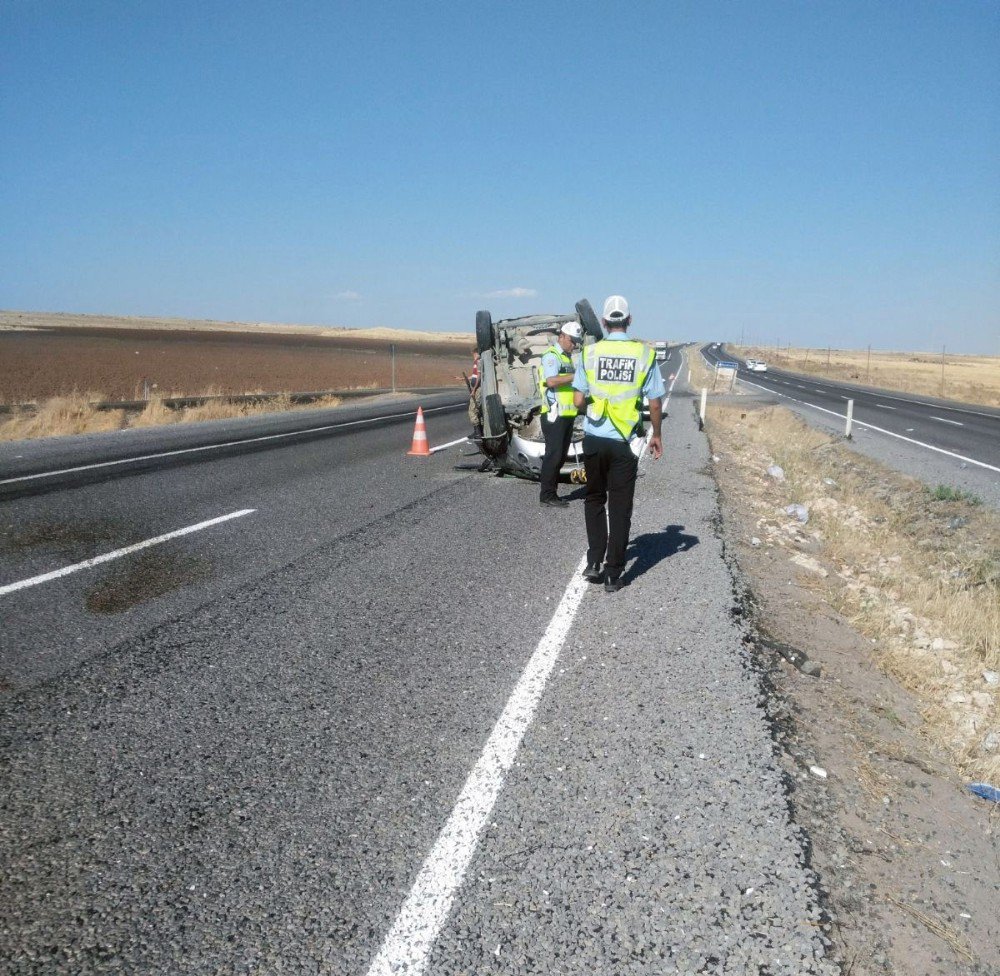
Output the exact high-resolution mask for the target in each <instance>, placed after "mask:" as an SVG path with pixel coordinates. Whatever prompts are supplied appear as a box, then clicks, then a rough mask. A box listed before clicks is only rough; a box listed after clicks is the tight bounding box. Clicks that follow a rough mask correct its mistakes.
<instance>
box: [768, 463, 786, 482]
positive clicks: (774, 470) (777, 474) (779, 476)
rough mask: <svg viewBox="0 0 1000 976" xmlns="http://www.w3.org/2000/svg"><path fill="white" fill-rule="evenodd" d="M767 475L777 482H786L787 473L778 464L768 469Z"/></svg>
mask: <svg viewBox="0 0 1000 976" xmlns="http://www.w3.org/2000/svg"><path fill="white" fill-rule="evenodd" d="M767 473H768V474H769V475H770V476H771V477H772V478H774V480H775V481H784V480H785V472H784V471H783V470H782V469H781V467H780V466H779V465H777V464H772V465H771V466H770V467H769V468H768V469H767Z"/></svg>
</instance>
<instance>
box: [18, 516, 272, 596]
mask: <svg viewBox="0 0 1000 976" xmlns="http://www.w3.org/2000/svg"><path fill="white" fill-rule="evenodd" d="M254 511H256V509H253V508H243V509H240V511H238V512H230V513H229V514H228V515H220V516H219V517H218V518H213V519H208V521H206V522H199V523H198V524H197V525H189V526H187V527H185V528H183V529H175V530H174V531H173V532H167V533H166V534H165V535H158V536H156V537H155V538H153V539H146V540H145V541H144V542H136V543H135V544H134V545H131V546H126V547H125V548H124V549H115V550H114V551H113V552H106V553H104V554H103V555H102V556H95V557H94V558H93V559H85V560H84V561H83V562H82V563H73V565H72V566H63V568H62V569H54V570H52V572H50V573H42V574H41V575H40V576H31V577H29V578H28V579H23V580H18V582H16V583H8V584H7V585H6V586H0V596H5V595H6V594H8V593H14V592H15V591H16V590H24V589H27V588H28V587H29V586H38V584H39V583H48V582H49V581H50V580H54V579H59V578H60V577H61V576H68V575H69V574H70V573H78V572H79V571H80V570H81V569H91V568H92V567H94V566H100V565H101V563H106V562H110V561H111V560H112V559H121V557H122V556H128V555H130V554H131V553H133V552H138V551H139V550H140V549H148V548H149V547H150V546H158V545H159V544H160V543H161V542H169V541H170V540H171V539H178V538H180V537H181V536H182V535H190V534H191V533H192V532H201V530H202V529H209V528H211V527H212V526H213V525H219V524H220V523H222V522H228V521H229V520H230V519H237V518H242V517H243V516H244V515H250V514H251V513H253V512H254Z"/></svg>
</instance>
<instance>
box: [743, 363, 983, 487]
mask: <svg viewBox="0 0 1000 976" xmlns="http://www.w3.org/2000/svg"><path fill="white" fill-rule="evenodd" d="M740 382H741V383H746V384H747V385H748V386H756V387H757V389H758V390H763V391H764V392H765V393H774V394H775V395H776V396H780V397H784V398H785V399H786V400H791V401H792V403H801V404H802V406H804V407H812V409H813V410H820V411H822V412H823V413H828V414H830V415H831V416H833V417H838V418H839V419H841V420H843V419H844V414H842V413H837V411H836V410H828V409H827V408H826V407H819V406H817V405H816V404H815V403H810V402H809V401H808V400H798V399H796V398H795V397H793V396H789V395H788V394H787V393H777V391H775V390H769V389H768V388H767V387H766V386H761V385H760V384H759V383H751V382H750V380H740ZM844 399H845V400H847V399H849V397H844ZM854 426H855V427H867V428H868V429H869V430H877V431H878V432H879V433H880V434H888V435H889V437H897V438H899V440H901V441H906V442H907V443H908V444H916V445H917V447H926V448H927V450H928V451H936V452H937V453H938V454H945V455H947V456H948V457H952V458H956V459H957V460H959V461H965V462H966V463H968V464H975V465H976V466H977V467H980V468H986V469H987V470H988V471H1000V468H998V467H997V466H996V465H995V464H987V463H986V462H985V461H977V460H976V459H975V458H970V457H966V456H965V455H964V454H956V453H955V452H954V451H946V450H945V449H944V448H943V447H935V446H934V445H933V444H926V443H925V442H924V441H918V440H915V439H914V438H912V437H904V436H903V435H902V434H897V433H896V432H895V431H893V430H886V429H885V428H884V427H876V426H875V424H867V423H865V422H864V421H862V420H858V419H857V418H855V419H854ZM910 429H912V428H910Z"/></svg>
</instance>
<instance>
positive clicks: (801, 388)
mask: <svg viewBox="0 0 1000 976" xmlns="http://www.w3.org/2000/svg"><path fill="white" fill-rule="evenodd" d="M795 385H796V386H797V387H798V388H799V389H800V390H804V389H805V387H804V386H803V385H802V384H801V383H796V384H795Z"/></svg>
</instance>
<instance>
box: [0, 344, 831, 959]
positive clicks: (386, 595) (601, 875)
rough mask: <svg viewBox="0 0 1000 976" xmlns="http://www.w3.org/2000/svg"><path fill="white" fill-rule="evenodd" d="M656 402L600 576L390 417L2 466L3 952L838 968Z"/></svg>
mask: <svg viewBox="0 0 1000 976" xmlns="http://www.w3.org/2000/svg"><path fill="white" fill-rule="evenodd" d="M676 355H677V354H676V353H674V354H673V355H672V359H671V361H670V362H668V364H666V368H665V369H664V372H665V373H668V374H669V372H673V371H675V369H674V367H676V366H677V362H679V360H678V361H677V362H674V359H673V357H675V356H676ZM669 415H670V416H669V420H668V422H667V425H666V431H665V434H666V437H665V440H666V444H665V451H666V456H665V458H664V460H663V461H661V462H659V463H658V464H653V463H652V462H648V461H646V462H644V465H643V469H644V471H643V477H642V478H641V481H640V485H639V497H638V502H637V507H636V513H635V520H634V526H633V538H634V545H633V550H632V551H633V556H634V559H633V563H632V566H631V568H630V571H629V579H630V583H629V585H628V586H627V587H626V588H625V589H624V590H622V591H621V592H620V593H618V594H615V595H613V596H611V595H607V594H605V593H604V592H603V590H602V589H600V588H587V587H586V586H582V585H581V584H580V582H579V577H578V573H579V569H580V562H581V558H582V556H583V551H584V547H585V539H584V530H583V515H582V508H581V502H580V496H581V495H582V490H581V489H577V490H576V491H575V496H576V497H575V498H574V501H573V504H572V505H571V507H570V508H569V509H567V510H565V511H558V512H553V511H551V510H549V509H541V508H539V506H538V505H537V502H536V498H537V486H535V485H532V484H529V483H526V482H521V481H517V480H514V479H510V478H503V479H500V478H494V477H490V476H484V475H480V474H477V473H474V472H472V471H469V470H459V469H456V465H461V464H469V463H471V462H473V460H474V459H472V458H468V457H464V456H463V451H467V450H468V448H466V447H463V446H462V445H456V446H455V447H452V448H449V449H448V450H444V451H441V452H439V453H437V454H435V455H434V456H433V457H431V458H429V459H417V458H409V457H406V456H405V452H406V450H407V448H408V446H409V442H410V434H411V424H410V422H409V420H408V419H407V420H398V421H396V422H392V423H385V424H372V425H366V426H364V427H360V428H359V427H355V428H342V429H340V430H338V431H336V432H326V436H322V437H321V436H319V435H318V434H316V435H315V436H313V435H308V436H303V437H299V438H290V439H288V440H287V441H285V440H280V439H279V440H275V441H270V442H267V443H268V445H269V446H268V447H267V448H266V449H264V448H262V447H259V446H258V448H257V449H255V450H252V451H249V452H238V451H237V450H236V449H235V448H234V449H232V450H230V449H225V450H219V451H206V452H202V453H201V454H199V455H198V457H199V460H198V462H197V463H190V462H191V461H192V458H191V457H188V456H184V460H183V461H179V460H178V461H173V462H170V463H167V460H166V459H161V461H162V463H158V464H157V466H156V467H154V468H152V469H150V470H136V469H134V468H133V467H131V466H128V470H125V471H121V470H116V471H115V474H116V477H114V478H113V479H108V480H105V479H104V478H103V477H102V480H95V481H93V482H90V481H88V482H86V483H82V484H75V483H72V482H70V483H66V484H62V485H60V486H52V487H50V489H49V490H46V491H44V492H41V493H36V494H28V495H22V496H20V497H14V498H8V499H7V500H6V501H4V502H3V503H2V507H0V528H2V543H0V546H2V549H0V552H2V556H3V573H2V577H0V612H2V613H3V621H4V626H3V630H2V633H0V674H2V679H3V683H4V684H3V692H2V697H0V777H2V779H3V782H4V791H3V795H2V799H0V874H2V876H3V878H4V889H5V891H4V907H3V912H2V922H0V969H2V970H3V971H4V972H9V973H17V974H20V973H107V972H128V973H164V972H171V973H199V974H200V973H217V972H238V973H243V972H274V973H338V974H339V973H344V974H371V976H377V974H379V973H383V972H384V973H388V972H400V973H411V974H412V973H418V972H427V973H434V974H445V973H449V974H451V973H472V972H475V973H560V972H561V973H609V974H619V973H664V972H668V973H669V972H682V973H687V972H707V973H750V972H765V971H766V972H769V973H772V974H802V973H823V974H825V973H831V972H833V969H832V967H831V965H830V964H829V963H828V962H827V961H826V960H825V958H824V955H825V949H824V942H823V936H822V933H821V929H820V923H821V922H822V915H821V911H820V908H819V906H818V902H817V896H816V893H815V890H814V880H815V879H814V878H813V877H812V875H811V874H810V872H809V870H808V867H807V866H806V853H805V852H806V846H807V845H806V840H805V838H804V835H803V834H802V832H801V830H800V829H799V828H798V827H797V826H796V825H794V824H793V823H791V822H790V820H789V812H788V802H787V798H786V789H788V788H789V786H788V784H786V783H785V782H784V781H783V779H782V776H781V773H780V770H779V768H778V764H777V762H776V760H775V758H774V747H773V744H772V741H771V738H770V732H769V727H768V723H767V718H766V714H765V712H764V704H763V696H762V690H761V685H760V681H759V678H758V675H757V674H756V672H755V671H754V670H753V668H752V666H751V665H750V662H749V660H748V657H747V651H746V649H745V646H744V642H743V634H742V633H741V631H740V629H739V625H738V623H737V618H736V617H734V615H733V613H732V609H733V589H732V580H731V577H730V575H729V571H728V569H727V567H726V565H725V563H724V561H723V554H722V545H721V542H720V540H719V539H718V538H717V537H716V535H715V531H714V522H715V519H716V516H717V512H716V508H715V495H714V488H713V482H712V480H711V477H710V476H709V475H708V474H707V473H706V465H707V462H708V453H707V445H706V442H705V439H704V437H703V436H702V435H701V434H699V433H698V431H697V429H696V425H695V422H694V418H693V413H692V412H691V411H690V410H689V409H687V408H683V409H676V406H675V404H671V406H670V408H669ZM428 428H429V433H430V440H431V443H432V445H435V444H442V443H445V442H448V441H451V440H454V439H456V438H458V437H461V436H462V435H463V434H465V433H466V432H467V420H466V419H465V418H464V416H463V415H462V414H461V412H456V411H443V412H441V413H437V414H431V415H430V416H429V417H428ZM20 460H25V459H20ZM89 477H96V475H94V473H93V472H91V474H90V475H88V478H89ZM236 513H241V514H238V515H237V514H236ZM225 516H231V517H229V518H228V519H227V520H225V521H218V522H213V520H215V519H220V518H223V517H225ZM203 523H212V524H209V525H206V526H204V527H202V528H199V529H198V530H197V531H192V532H189V533H188V534H185V535H182V536H176V537H173V538H170V539H167V540H165V541H162V542H160V543H158V544H156V545H153V546H149V547H147V548H145V549H141V550H137V551H134V552H131V553H129V554H126V555H123V556H122V557H121V558H117V559H114V560H111V561H108V562H104V563H101V564H98V565H91V566H88V567H85V568H81V569H79V570H78V571H75V572H71V573H69V574H67V575H62V576H57V577H54V578H49V579H44V580H41V581H38V582H36V583H34V584H33V585H28V586H23V587H22V588H18V589H10V587H11V586H12V584H16V583H21V582H24V581H28V580H33V579H36V578H38V577H42V576H44V575H45V574H47V573H51V572H54V571H57V570H58V569H59V568H60V567H67V566H70V565H74V564H76V563H78V562H79V561H81V560H86V559H91V558H93V557H94V556H97V555H100V554H102V553H109V552H113V551H115V550H118V549H121V548H124V547H128V546H130V545H137V544H138V543H140V542H142V541H144V540H149V539H154V538H159V537H161V536H163V535H164V534H167V533H171V532H175V531H177V530H180V529H183V528H186V527H192V526H201V525H202V524H203ZM5 586H6V587H7V588H8V589H6V591H5V590H4V589H3V587H5Z"/></svg>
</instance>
